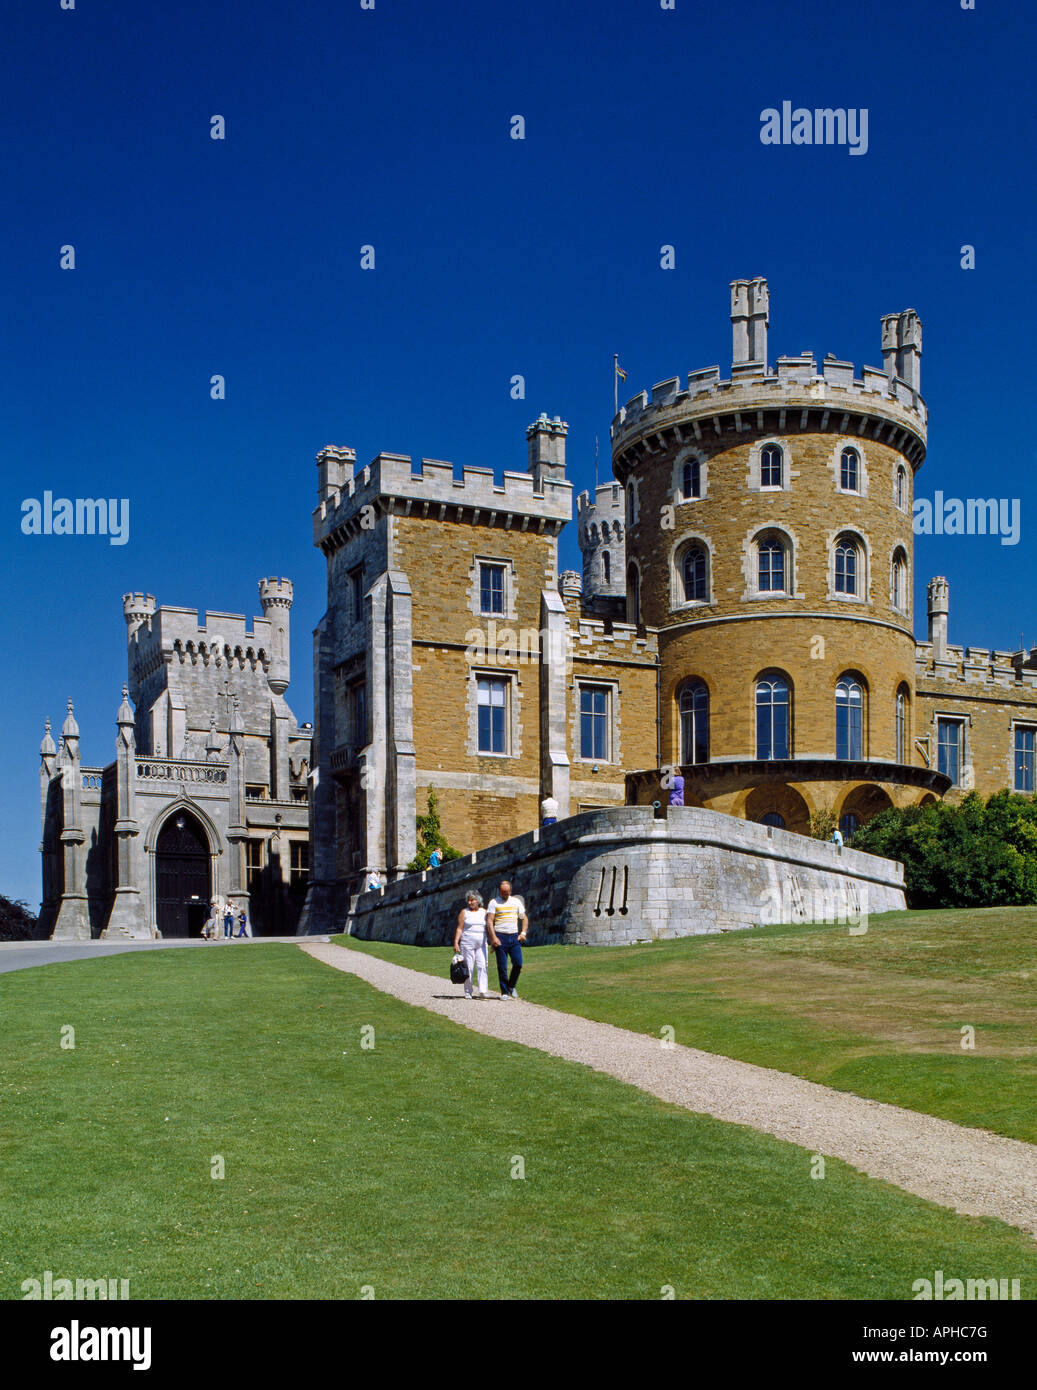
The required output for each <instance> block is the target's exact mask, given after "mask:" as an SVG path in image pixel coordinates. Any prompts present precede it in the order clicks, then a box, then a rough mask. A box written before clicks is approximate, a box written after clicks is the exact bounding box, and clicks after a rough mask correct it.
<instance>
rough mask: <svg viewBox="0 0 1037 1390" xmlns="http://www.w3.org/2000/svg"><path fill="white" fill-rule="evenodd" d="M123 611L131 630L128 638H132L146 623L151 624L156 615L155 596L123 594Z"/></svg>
mask: <svg viewBox="0 0 1037 1390" xmlns="http://www.w3.org/2000/svg"><path fill="white" fill-rule="evenodd" d="M122 611H123V616H124V617H125V619H126V626H127V628H128V630H129V631H128V636H129V637H130V638H132V637H133V636H134V635H135V634H136V632H137V630H138V629H139V628H140V627H141V626H142V625H143V624H144V623H150V622H151V619H152V617H153V616H154V613H155V595H154V594H123V596H122Z"/></svg>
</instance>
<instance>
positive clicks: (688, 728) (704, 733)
mask: <svg viewBox="0 0 1037 1390" xmlns="http://www.w3.org/2000/svg"><path fill="white" fill-rule="evenodd" d="M677 707H678V709H679V711H680V720H681V763H682V764H683V763H708V762H709V691H708V690H707V689H706V687H705V685H704V683H703V682H702V681H691V682H690V683H689V684H688V685H685V686H683V687H682V688H681V693H680V697H679V699H678V702H677Z"/></svg>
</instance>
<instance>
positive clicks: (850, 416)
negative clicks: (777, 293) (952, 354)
mask: <svg viewBox="0 0 1037 1390" xmlns="http://www.w3.org/2000/svg"><path fill="white" fill-rule="evenodd" d="M769 313H770V297H769V292H768V289H767V282H766V280H763V279H756V280H735V281H732V284H731V322H732V329H733V352H732V365H731V376H730V378H727V379H721V375H720V368H719V367H705V368H703V369H701V370H700V371H694V372H689V374H688V382H687V386H686V387H684V386H682V385H681V381H680V378H679V377H671V378H670V379H669V380H668V381H662V382H659V383H658V384H657V385H656V386H653V387H652V390H651V394H649V393H648V392H647V391H641V392H639V393H638V394H637V395H636V396H633V397H631V399H630V400H629V401H627V403H626V405H624V406H622V407H621V408H620V410H619V412H618V413H617V415H616V416H615V418H614V420H613V421H612V426H611V434H612V453H613V460H614V462H621V461H622V456H623V455H624V453H625V452H626V451H627V450H629V449H631V448H632V446H634V445H636V444H640V443H643V444H644V446H645V448H646V449H647V451H648V452H649V453H651V452H653V451H654V448H655V447H658V446H657V445H653V443H652V441H651V435H652V434H653V433H657V432H659V431H662V430H671V431H674V433H675V435H676V437H677V438H678V439H683V438H684V437H685V436H684V434H683V426H684V425H685V424H687V425H688V426H689V427H690V430H691V432H692V436H693V439H692V442H694V440H699V439H702V438H703V435H704V433H705V436H706V437H707V438H708V437H709V436H710V435H712V436H714V437H718V436H719V435H721V434H722V433H723V431H724V429H725V428H734V429H735V430H736V431H737V432H739V433H741V432H742V431H746V432H748V431H751V430H757V431H764V430H768V431H769V430H771V429H775V430H776V431H777V432H779V433H781V432H784V431H786V430H797V429H798V430H806V429H807V428H808V427H809V428H811V429H818V430H821V431H824V430H829V429H830V430H832V431H833V432H834V431H838V432H839V433H841V434H846V433H850V434H858V435H864V434H866V433H867V434H869V435H870V436H871V437H872V438H882V439H883V440H884V442H888V443H891V444H892V445H893V446H894V447H895V448H897V449H899V450H900V451H901V452H903V453H904V454H905V456H906V457H907V458H909V459H910V461H911V462H912V464H913V465H914V467H916V468H917V467H920V466H921V463H922V460H923V459H924V457H925V447H926V427H927V420H928V411H927V409H926V405H925V402H924V401H923V400H922V397H921V395H920V394H919V385H920V372H919V363H920V359H921V353H922V325H921V322H920V321H919V318H918V315H917V314H916V313H915V311H914V310H913V309H906V310H904V312H903V313H900V314H886V315H885V316H884V318H883V319H882V354H883V364H884V365H883V366H882V367H881V368H879V367H867V366H865V367H862V368H861V372H860V375H859V376H858V375H857V374H856V369H855V367H854V365H853V363H852V362H844V361H842V360H840V359H839V358H837V357H834V356H833V355H832V354H831V353H829V355H828V356H827V357H825V359H824V361H823V362H822V363H821V366H820V368H818V365H817V363H816V361H815V359H814V354H813V353H812V352H807V351H804V352H801V353H799V354H798V356H787V357H779V358H778V359H777V363H776V364H775V367H774V369H772V368H771V367H770V366H769V365H768V363H767V327H768V322H769ZM768 417H769V418H768ZM630 461H632V459H631V460H630Z"/></svg>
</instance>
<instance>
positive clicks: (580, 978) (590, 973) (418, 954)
mask: <svg viewBox="0 0 1037 1390" xmlns="http://www.w3.org/2000/svg"><path fill="white" fill-rule="evenodd" d="M335 939H336V940H337V941H338V942H339V943H340V944H341V945H348V946H350V947H354V948H356V949H359V950H363V951H369V952H371V953H373V954H375V955H379V956H382V957H384V958H385V959H387V960H393V961H396V962H397V963H398V964H400V965H409V966H411V967H413V968H414V969H417V970H426V971H428V972H430V973H432V974H435V975H440V976H441V977H442V978H443V979H445V978H446V974H447V963H448V961H449V958H450V951H449V949H446V948H443V949H440V948H438V947H415V946H395V945H387V944H384V943H375V942H362V941H356V940H354V939H352V938H347V937H338V938H335ZM526 959H527V969H526V971H525V973H524V975H523V978H522V984H521V987H520V988H521V992H522V993H523V994H525V995H526V996H527V997H528V998H530V999H533V1000H535V1001H536V1002H537V1003H538V1004H547V1005H550V1006H551V1007H552V1008H555V1009H563V1010H565V1011H566V1012H569V1013H577V1014H581V1015H583V1016H584V1017H585V1018H593V1019H598V1020H600V1021H602V1022H606V1023H614V1024H617V1025H618V1026H619V1027H621V1028H630V1029H633V1030H634V1031H635V1032H642V1033H652V1034H655V1035H656V1036H659V1035H660V1029H662V1028H663V1027H665V1026H669V1027H671V1028H673V1029H674V1030H675V1036H676V1040H677V1042H679V1043H685V1044H687V1045H688V1046H691V1047H700V1048H703V1049H705V1050H706V1051H708V1052H718V1053H721V1054H723V1055H725V1056H728V1057H738V1058H740V1059H741V1060H743V1061H746V1062H756V1063H759V1064H760V1065H761V1066H768V1067H776V1068H778V1069H779V1070H780V1071H786V1072H791V1073H793V1074H794V1075H796V1076H803V1077H806V1078H807V1079H808V1080H811V1081H820V1082H824V1083H825V1084H826V1085H828V1086H833V1087H835V1088H836V1089H838V1090H843V1091H852V1092H854V1093H855V1094H857V1095H861V1096H868V1097H870V1098H872V1099H875V1100H885V1101H890V1102H892V1103H893V1104H896V1105H902V1106H905V1107H907V1108H908V1109H910V1110H921V1111H924V1112H926V1113H927V1114H931V1115H939V1116H941V1117H943V1118H944V1119H948V1120H954V1121H956V1122H957V1123H959V1124H965V1125H973V1126H978V1127H980V1128H983V1129H990V1130H993V1131H994V1132H995V1133H997V1134H1005V1135H1008V1136H1010V1137H1012V1138H1016V1139H1025V1140H1028V1141H1030V1142H1034V1141H1037V1016H1035V1010H1034V993H1035V991H1034V983H1035V981H1037V965H1035V960H1037V909H1034V908H989V909H984V910H969V911H956V912H947V911H944V912H907V913H903V912H894V913H886V914H884V915H882V916H879V917H872V918H871V919H870V921H869V923H868V930H867V932H866V933H865V934H864V935H862V936H851V935H850V934H849V932H848V930H847V928H846V926H845V925H842V926H775V927H763V928H758V929H756V930H754V931H752V932H729V933H725V934H724V935H721V936H708V937H706V936H700V937H685V938H684V939H682V940H680V941H659V942H655V943H653V944H651V945H646V946H626V947H612V948H604V947H601V948H592V947H585V946H550V947H543V948H540V949H537V948H534V949H533V950H531V951H528V952H527V955H526ZM492 973H493V968H492V966H491V974H492ZM966 1026H968V1027H972V1028H974V1029H975V1038H974V1042H975V1047H974V1049H973V1050H965V1049H963V1047H962V1041H963V1034H962V1031H961V1030H962V1028H963V1027H966Z"/></svg>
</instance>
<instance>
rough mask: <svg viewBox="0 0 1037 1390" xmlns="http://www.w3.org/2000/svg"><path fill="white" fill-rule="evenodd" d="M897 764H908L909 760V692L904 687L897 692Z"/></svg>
mask: <svg viewBox="0 0 1037 1390" xmlns="http://www.w3.org/2000/svg"><path fill="white" fill-rule="evenodd" d="M896 735H897V762H898V763H906V762H907V760H908V758H907V691H906V690H905V689H904V687H903V686H901V687H900V689H899V690H898V691H897V712H896Z"/></svg>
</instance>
